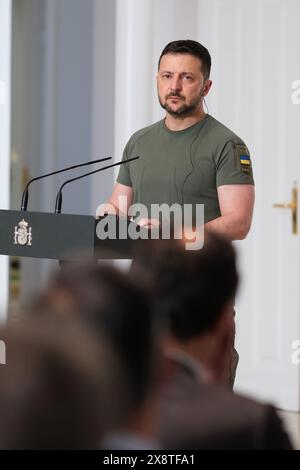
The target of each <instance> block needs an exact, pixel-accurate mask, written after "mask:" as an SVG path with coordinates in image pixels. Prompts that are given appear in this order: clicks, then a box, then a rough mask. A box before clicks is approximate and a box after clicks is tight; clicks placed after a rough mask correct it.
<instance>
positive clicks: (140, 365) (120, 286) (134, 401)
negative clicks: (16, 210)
mask: <svg viewBox="0 0 300 470" xmlns="http://www.w3.org/2000/svg"><path fill="white" fill-rule="evenodd" d="M47 304H48V305H50V309H52V310H54V311H57V313H58V314H59V315H61V316H62V317H65V318H66V317H71V318H72V317H77V318H80V319H81V320H82V321H83V322H85V324H86V325H88V326H89V327H91V328H92V330H93V332H94V333H95V334H96V335H98V334H99V335H100V337H102V336H103V335H104V337H105V339H106V340H107V341H108V343H109V344H110V345H111V346H112V348H113V349H114V350H115V351H116V354H117V356H118V357H119V360H120V365H121V367H122V370H123V372H124V379H125V381H126V382H127V383H126V384H125V385H126V386H128V387H126V388H128V390H127V398H128V407H129V408H130V411H131V410H132V409H137V408H138V407H139V406H142V405H143V403H144V400H145V398H146V396H147V394H148V392H149V390H150V387H151V385H152V382H153V381H154V377H155V374H156V366H157V362H156V361H157V360H158V357H157V351H158V348H157V343H158V340H157V339H156V327H157V322H156V320H155V318H154V316H153V313H152V311H151V308H150V305H149V299H148V296H147V294H146V291H145V289H144V288H143V287H142V286H141V285H137V284H134V283H133V282H132V281H131V280H130V278H129V276H128V275H127V276H126V275H125V273H122V272H119V271H118V270H117V269H114V268H113V267H110V266H103V265H101V264H92V263H89V262H82V263H77V264H74V265H73V264H71V265H69V266H68V265H66V267H64V268H63V269H61V271H60V272H58V273H57V274H56V276H55V277H54V278H53V279H52V282H51V283H50V285H49V287H48V289H47V291H46V292H45V293H44V294H43V295H42V296H41V297H40V299H39V300H38V301H37V308H35V310H36V311H38V312H41V313H42V312H43V311H45V310H46V309H47ZM125 391H126V390H123V392H122V393H123V394H125Z"/></svg>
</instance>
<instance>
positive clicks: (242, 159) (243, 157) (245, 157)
mask: <svg viewBox="0 0 300 470" xmlns="http://www.w3.org/2000/svg"><path fill="white" fill-rule="evenodd" d="M240 162H241V164H242V165H251V162H250V157H249V155H240Z"/></svg>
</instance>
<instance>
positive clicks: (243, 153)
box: [235, 144, 252, 174]
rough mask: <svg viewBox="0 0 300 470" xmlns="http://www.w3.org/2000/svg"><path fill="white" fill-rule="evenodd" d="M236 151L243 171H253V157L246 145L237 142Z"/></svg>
mask: <svg viewBox="0 0 300 470" xmlns="http://www.w3.org/2000/svg"><path fill="white" fill-rule="evenodd" d="M235 152H236V159H237V165H238V167H239V168H240V170H241V172H242V173H247V174H249V173H251V172H252V168H251V159H250V153H249V150H248V149H247V147H246V145H243V144H235Z"/></svg>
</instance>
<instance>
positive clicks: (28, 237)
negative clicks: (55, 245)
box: [14, 219, 32, 246]
mask: <svg viewBox="0 0 300 470" xmlns="http://www.w3.org/2000/svg"><path fill="white" fill-rule="evenodd" d="M31 242H32V234H31V227H28V222H26V221H25V220H24V219H23V220H21V222H19V224H18V226H17V225H16V226H15V233H14V244H15V245H23V246H24V245H27V246H31Z"/></svg>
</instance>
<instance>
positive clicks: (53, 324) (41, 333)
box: [0, 317, 115, 450]
mask: <svg viewBox="0 0 300 470" xmlns="http://www.w3.org/2000/svg"><path fill="white" fill-rule="evenodd" d="M0 337H1V340H2V341H4V342H5V344H6V347H7V363H6V364H5V365H2V366H0V367H1V371H0V416H1V427H0V449H39V450H41V449H93V448H96V446H99V444H100V443H101V439H102V438H103V437H104V435H105V434H106V433H107V431H108V430H110V421H111V420H112V417H111V415H112V413H113V409H111V406H110V402H109V400H108V396H109V393H110V394H111V393H112V390H113V388H112V387H113V386H114V385H115V382H114V380H112V381H111V378H112V376H113V373H112V370H113V368H114V366H115V363H114V362H111V360H112V358H111V354H110V350H107V349H106V346H105V345H104V343H103V342H101V344H100V342H98V343H96V342H94V341H93V339H92V337H91V336H90V334H88V332H85V331H84V325H79V324H78V325H77V324H75V323H74V322H73V323H72V325H71V324H69V325H68V327H67V328H62V327H61V325H59V324H58V322H57V319H56V318H53V319H50V318H46V317H44V318H43V319H42V318H40V319H34V321H33V319H30V318H26V319H24V321H23V320H22V321H18V323H12V324H11V325H9V326H8V327H1V328H0Z"/></svg>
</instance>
